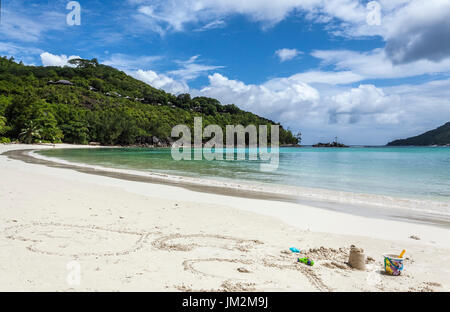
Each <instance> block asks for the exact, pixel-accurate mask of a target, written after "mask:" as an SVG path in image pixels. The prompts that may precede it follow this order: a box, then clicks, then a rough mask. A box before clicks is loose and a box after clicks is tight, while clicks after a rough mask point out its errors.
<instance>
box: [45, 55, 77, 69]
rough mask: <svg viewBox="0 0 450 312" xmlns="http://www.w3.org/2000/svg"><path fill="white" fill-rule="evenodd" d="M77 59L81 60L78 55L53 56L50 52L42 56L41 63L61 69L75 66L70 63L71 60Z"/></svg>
mask: <svg viewBox="0 0 450 312" xmlns="http://www.w3.org/2000/svg"><path fill="white" fill-rule="evenodd" d="M77 58H80V57H79V56H76V55H71V56H67V55H64V54H61V55H54V54H51V53H48V52H44V53H42V54H41V62H42V65H44V66H60V67H64V66H73V65H71V64H69V63H68V62H69V61H70V60H71V59H77Z"/></svg>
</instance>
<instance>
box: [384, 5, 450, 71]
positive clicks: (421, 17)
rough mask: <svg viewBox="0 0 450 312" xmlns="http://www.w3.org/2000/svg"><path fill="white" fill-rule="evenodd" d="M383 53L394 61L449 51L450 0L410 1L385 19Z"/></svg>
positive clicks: (444, 54) (432, 56) (443, 55)
mask: <svg viewBox="0 0 450 312" xmlns="http://www.w3.org/2000/svg"><path fill="white" fill-rule="evenodd" d="M385 22H386V23H387V25H386V27H387V33H386V35H385V38H386V40H387V43H386V53H387V55H388V56H389V58H390V59H391V60H392V61H393V62H394V63H396V64H403V63H410V62H414V61H417V60H421V59H427V60H430V61H434V62H438V61H441V60H443V59H444V58H448V57H449V55H450V1H445V0H444V1H442V0H427V1H412V2H411V3H409V4H408V5H407V6H405V7H404V8H402V9H401V10H398V11H395V12H394V13H393V14H392V16H389V17H388V19H387V20H386V21H385Z"/></svg>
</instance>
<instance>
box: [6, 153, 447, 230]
mask: <svg viewBox="0 0 450 312" xmlns="http://www.w3.org/2000/svg"><path fill="white" fill-rule="evenodd" d="M56 148H58V146H56ZM59 148H61V146H59ZM62 148H67V146H64V147H62ZM69 148H102V147H92V146H88V147H86V146H85V147H82V146H77V145H73V146H71V145H69ZM109 148H116V147H109ZM36 151H38V149H24V150H22V149H17V150H11V151H7V152H5V153H4V155H6V156H8V157H10V158H12V159H18V160H21V161H25V162H28V163H34V164H43V165H46V166H49V167H57V168H66V169H71V170H76V171H79V172H82V173H87V174H95V175H100V176H105V177H112V178H117V179H122V180H128V181H135V182H145V183H158V184H166V185H171V186H178V187H183V188H186V189H188V190H192V191H198V192H206V193H211V194H218V195H226V196H233V197H241V198H249V199H262V200H275V201H282V202H290V203H298V204H302V205H306V206H311V207H315V208H319V209H326V210H331V211H338V212H343V213H347V214H351V215H357V216H363V217H370V218H380V219H387V220H400V221H406V222H411V223H419V224H429V225H434V226H439V227H443V228H450V214H449V213H444V212H441V213H438V212H437V211H435V210H431V211H430V210H428V211H426V210H424V209H417V208H416V207H424V206H430V205H433V206H434V207H435V208H436V207H438V208H441V209H444V210H448V209H450V203H445V202H436V201H429V200H417V199H413V200H411V199H406V198H397V197H391V196H385V195H377V194H362V193H349V192H341V191H332V190H324V189H313V188H304V187H290V186H282V188H280V187H281V186H278V187H269V186H266V185H262V184H260V183H252V185H250V183H245V182H241V181H238V182H228V181H226V182H225V181H219V180H214V179H208V178H192V177H186V176H175V175H171V174H162V173H155V172H147V171H146V172H139V171H136V170H127V169H117V168H111V167H103V166H97V165H89V164H83V163H74V162H69V161H66V160H62V159H58V158H54V157H46V156H43V155H40V154H37V153H35V152H36ZM255 185H256V186H255Z"/></svg>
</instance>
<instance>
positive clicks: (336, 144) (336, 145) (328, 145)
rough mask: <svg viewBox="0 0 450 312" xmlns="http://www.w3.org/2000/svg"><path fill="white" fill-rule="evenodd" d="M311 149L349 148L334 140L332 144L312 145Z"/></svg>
mask: <svg viewBox="0 0 450 312" xmlns="http://www.w3.org/2000/svg"><path fill="white" fill-rule="evenodd" d="M313 147H349V146H348V145H345V144H342V143H339V142H338V140H337V138H336V141H334V142H332V143H317V144H314V145H313Z"/></svg>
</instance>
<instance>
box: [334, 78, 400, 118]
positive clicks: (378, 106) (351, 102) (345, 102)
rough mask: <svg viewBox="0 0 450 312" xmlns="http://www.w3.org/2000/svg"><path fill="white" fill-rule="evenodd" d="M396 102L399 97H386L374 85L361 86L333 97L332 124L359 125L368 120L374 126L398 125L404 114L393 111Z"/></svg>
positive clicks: (396, 110)
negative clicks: (362, 120) (363, 120)
mask: <svg viewBox="0 0 450 312" xmlns="http://www.w3.org/2000/svg"><path fill="white" fill-rule="evenodd" d="M396 101H398V98H397V97H395V96H386V95H385V93H384V92H383V90H382V89H379V88H377V87H375V86H374V85H360V86H359V87H358V88H352V89H350V90H349V91H346V92H343V93H339V94H336V95H334V96H332V97H331V102H332V105H331V107H330V108H329V109H328V114H329V118H330V122H331V123H357V122H359V121H360V120H361V119H366V121H369V122H374V124H397V123H398V122H399V119H398V118H399V115H401V114H402V113H403V112H402V111H401V110H398V109H392V108H393V107H394V104H395V103H394V102H396Z"/></svg>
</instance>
